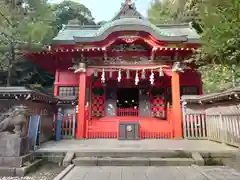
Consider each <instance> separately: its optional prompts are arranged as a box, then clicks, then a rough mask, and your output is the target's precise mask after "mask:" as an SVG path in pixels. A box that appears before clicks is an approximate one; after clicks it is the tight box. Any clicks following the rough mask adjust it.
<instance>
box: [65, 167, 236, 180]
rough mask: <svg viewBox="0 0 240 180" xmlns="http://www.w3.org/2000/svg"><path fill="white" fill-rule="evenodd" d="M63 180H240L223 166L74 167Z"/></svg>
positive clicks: (233, 172) (229, 169)
mask: <svg viewBox="0 0 240 180" xmlns="http://www.w3.org/2000/svg"><path fill="white" fill-rule="evenodd" d="M63 180H240V173H239V172H237V171H235V170H233V169H231V168H228V167H223V166H212V167H209V166H203V167H199V166H189V167H186V166H185V167H133V166H128V167H120V166H117V167H108V166H103V167H100V166H99V167H81V166H76V167H74V168H73V169H72V170H71V171H70V172H69V173H68V174H67V175H66V176H65V177H64V178H63Z"/></svg>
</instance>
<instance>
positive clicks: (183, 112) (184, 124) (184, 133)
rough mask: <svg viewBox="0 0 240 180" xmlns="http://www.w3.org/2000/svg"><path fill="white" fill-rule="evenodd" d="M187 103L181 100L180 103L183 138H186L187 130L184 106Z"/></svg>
mask: <svg viewBox="0 0 240 180" xmlns="http://www.w3.org/2000/svg"><path fill="white" fill-rule="evenodd" d="M186 104H187V103H186V102H183V103H182V120H183V138H187V132H186V117H185V116H186V108H185V105H186Z"/></svg>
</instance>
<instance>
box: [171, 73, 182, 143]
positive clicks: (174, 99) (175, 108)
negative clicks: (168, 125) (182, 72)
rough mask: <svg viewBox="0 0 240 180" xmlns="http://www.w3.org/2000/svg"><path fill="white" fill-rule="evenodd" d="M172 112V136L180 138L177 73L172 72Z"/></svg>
mask: <svg viewBox="0 0 240 180" xmlns="http://www.w3.org/2000/svg"><path fill="white" fill-rule="evenodd" d="M172 112H173V122H174V123H173V132H174V138H182V112H181V103H180V80H179V73H178V72H172Z"/></svg>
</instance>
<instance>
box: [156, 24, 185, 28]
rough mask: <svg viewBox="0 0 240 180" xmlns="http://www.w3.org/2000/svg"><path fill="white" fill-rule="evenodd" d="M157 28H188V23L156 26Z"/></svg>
mask: <svg viewBox="0 0 240 180" xmlns="http://www.w3.org/2000/svg"><path fill="white" fill-rule="evenodd" d="M155 26H157V27H159V28H160V27H173V28H174V27H190V25H189V23H179V24H157V25H155Z"/></svg>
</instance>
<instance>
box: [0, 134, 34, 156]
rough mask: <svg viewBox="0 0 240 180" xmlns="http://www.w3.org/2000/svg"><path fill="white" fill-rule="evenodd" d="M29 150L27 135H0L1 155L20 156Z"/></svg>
mask: <svg viewBox="0 0 240 180" xmlns="http://www.w3.org/2000/svg"><path fill="white" fill-rule="evenodd" d="M28 152H29V140H28V138H27V137H19V135H17V134H8V135H2V136H1V135H0V157H18V156H23V155H25V154H27V153H28Z"/></svg>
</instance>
